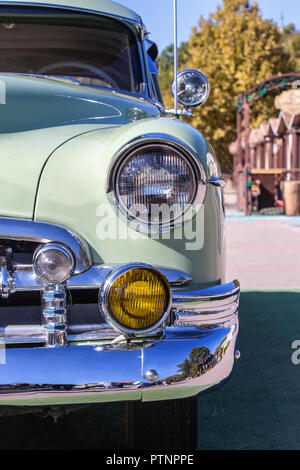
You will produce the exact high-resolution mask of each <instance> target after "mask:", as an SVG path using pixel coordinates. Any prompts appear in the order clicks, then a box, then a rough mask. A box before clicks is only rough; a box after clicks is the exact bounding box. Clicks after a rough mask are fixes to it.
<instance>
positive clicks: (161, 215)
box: [0, 0, 239, 406]
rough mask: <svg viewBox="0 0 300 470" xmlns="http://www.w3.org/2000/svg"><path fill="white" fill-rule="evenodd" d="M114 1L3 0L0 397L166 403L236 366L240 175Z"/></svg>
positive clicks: (188, 84)
mask: <svg viewBox="0 0 300 470" xmlns="http://www.w3.org/2000/svg"><path fill="white" fill-rule="evenodd" d="M157 54H158V51H157V47H156V45H155V43H153V42H152V41H150V39H149V34H148V33H147V30H146V28H145V26H144V24H143V22H142V20H141V18H140V17H139V16H138V15H137V14H136V13H134V12H132V11H131V10H129V9H127V8H125V7H123V6H121V5H119V4H117V3H115V2H113V1H110V0H85V1H82V0H47V1H46V2H45V3H44V2H43V0H30V1H26V0H19V1H9V0H7V1H0V163H1V165H0V166H1V174H0V250H1V253H0V297H1V300H0V302H1V303H0V404H1V405H22V406H24V405H49V404H53V405H55V404H70V403H91V402H105V401H121V400H143V401H150V400H166V399H173V398H184V397H191V396H195V395H197V394H198V393H199V392H201V391H202V390H206V389H208V388H211V387H213V386H216V385H218V384H221V383H223V382H224V381H225V379H227V378H228V377H229V376H230V375H231V372H232V369H233V364H234V361H235V358H236V357H237V356H238V352H237V350H236V349H235V348H236V339H237V334H238V309H239V283H238V281H235V280H233V281H232V282H229V283H225V279H224V275H225V262H224V261H225V247H224V242H225V231H224V206H223V193H222V187H223V185H224V181H223V179H222V176H221V172H220V167H219V164H218V161H217V158H216V156H215V153H214V151H213V149H212V147H211V146H210V144H209V143H208V142H207V141H206V140H205V137H203V136H202V135H201V134H200V133H199V132H198V131H196V130H195V129H193V128H192V127H191V126H190V125H189V124H187V123H186V122H185V121H186V120H182V119H180V115H183V116H189V115H190V114H191V109H192V108H193V107H194V106H197V105H200V104H203V102H204V101H205V99H206V98H207V96H208V93H209V85H208V82H207V80H206V78H205V77H204V76H203V75H202V74H201V73H200V72H196V71H194V70H188V71H183V72H181V73H180V74H179V75H178V79H177V81H174V85H173V92H174V93H175V101H176V100H177V104H181V105H182V106H183V108H182V109H181V110H180V111H178V108H176V107H174V110H168V109H165V107H164V105H163V102H162V97H161V92H160V88H159V79H158V75H159V72H158V67H157V62H156V60H157Z"/></svg>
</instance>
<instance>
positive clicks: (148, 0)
mask: <svg viewBox="0 0 300 470" xmlns="http://www.w3.org/2000/svg"><path fill="white" fill-rule="evenodd" d="M116 1H117V2H118V3H121V4H123V5H125V6H127V7H129V8H131V9H132V10H134V11H136V12H137V13H139V14H140V15H141V16H142V18H143V20H144V23H145V24H146V26H147V28H148V30H149V31H151V33H152V34H151V39H152V40H155V41H156V43H157V45H158V47H159V50H160V51H162V49H164V48H165V47H166V46H167V45H169V44H170V43H172V41H173V36H172V34H173V33H172V18H173V14H172V6H173V0H116ZM221 3H222V2H221V0H178V19H179V21H178V23H179V24H178V35H179V42H181V41H186V40H187V39H188V38H189V35H190V33H191V29H192V26H196V25H197V22H198V18H199V17H200V16H201V15H202V16H204V17H207V15H208V13H210V12H214V11H215V10H216V7H217V5H219V4H221ZM257 3H258V4H259V7H260V9H261V11H262V15H263V17H264V18H266V19H273V20H274V21H275V22H276V23H277V24H279V25H280V24H281V15H282V14H283V17H284V24H285V25H287V24H289V23H294V24H295V25H296V27H297V29H300V1H299V0H258V1H257Z"/></svg>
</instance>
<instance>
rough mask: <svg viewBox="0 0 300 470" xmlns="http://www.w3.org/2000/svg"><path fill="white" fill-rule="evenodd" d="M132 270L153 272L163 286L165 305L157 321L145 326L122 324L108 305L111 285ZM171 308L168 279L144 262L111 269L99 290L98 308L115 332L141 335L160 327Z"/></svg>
mask: <svg viewBox="0 0 300 470" xmlns="http://www.w3.org/2000/svg"><path fill="white" fill-rule="evenodd" d="M134 270H147V271H148V272H151V273H153V274H154V275H156V276H157V278H159V279H160V280H161V282H162V284H163V286H164V288H165V295H166V305H165V309H164V312H163V314H162V315H161V317H160V318H159V320H158V321H157V322H155V323H154V324H152V325H151V326H149V327H147V328H140V329H136V328H129V327H126V326H124V325H122V324H121V323H120V322H119V321H118V320H117V319H116V318H114V316H113V314H112V312H111V309H110V306H109V295H110V292H111V289H112V287H113V286H114V284H115V283H116V282H117V281H118V280H119V279H120V278H121V277H123V276H124V275H126V274H128V273H130V272H133V271H134ZM171 308H172V293H171V288H170V283H169V281H168V279H167V278H166V277H165V276H164V275H163V274H162V273H161V272H160V271H158V270H157V269H155V268H153V267H152V266H150V265H148V264H144V263H132V264H127V265H123V266H119V267H118V268H116V269H115V270H113V271H112V272H111V273H110V274H109V275H108V277H107V278H106V280H105V281H104V283H103V284H102V287H101V289H100V291H99V309H100V311H101V313H102V314H103V315H104V318H105V320H106V322H107V323H108V324H109V325H110V326H111V327H112V328H113V329H114V330H115V331H117V332H119V333H120V334H124V335H137V334H138V335H143V334H148V333H151V332H152V331H155V330H157V329H158V328H160V327H161V326H162V325H164V323H165V322H166V321H167V319H168V317H169V315H170V312H171Z"/></svg>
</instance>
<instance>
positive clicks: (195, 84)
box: [172, 70, 210, 108]
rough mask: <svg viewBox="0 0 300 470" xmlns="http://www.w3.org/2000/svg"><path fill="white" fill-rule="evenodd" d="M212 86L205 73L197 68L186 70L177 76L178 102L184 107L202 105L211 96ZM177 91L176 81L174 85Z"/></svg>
mask: <svg viewBox="0 0 300 470" xmlns="http://www.w3.org/2000/svg"><path fill="white" fill-rule="evenodd" d="M209 92H210V87H209V82H208V80H207V78H206V77H205V75H203V74H202V73H201V72H198V71H197V70H184V71H183V72H180V73H179V74H178V76H177V96H178V102H179V104H181V106H183V107H184V108H194V107H196V106H201V105H202V104H204V103H205V101H206V100H207V98H208V97H209ZM172 93H173V95H174V93H175V81H174V82H173V85H172Z"/></svg>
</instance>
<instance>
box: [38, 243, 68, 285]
mask: <svg viewBox="0 0 300 470" xmlns="http://www.w3.org/2000/svg"><path fill="white" fill-rule="evenodd" d="M47 254H48V258H47ZM74 269H75V258H74V255H73V253H72V251H71V250H70V249H69V248H68V247H67V246H65V245H62V244H61V243H52V242H50V243H46V244H44V245H40V246H38V247H37V249H36V250H35V252H34V254H33V270H34V272H35V274H36V275H37V277H38V278H39V279H40V280H41V281H42V282H43V283H46V284H49V285H53V284H61V283H63V282H65V281H67V280H68V279H69V278H70V277H71V276H72V274H73V272H74ZM47 274H48V275H47Z"/></svg>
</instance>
